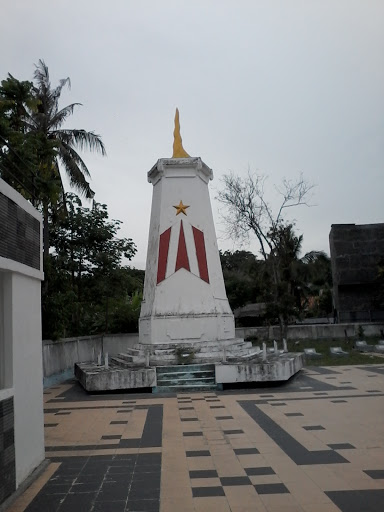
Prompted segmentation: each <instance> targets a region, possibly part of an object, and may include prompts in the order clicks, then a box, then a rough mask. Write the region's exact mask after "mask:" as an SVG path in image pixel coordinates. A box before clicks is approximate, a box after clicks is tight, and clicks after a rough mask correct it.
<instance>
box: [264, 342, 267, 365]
mask: <svg viewBox="0 0 384 512" xmlns="http://www.w3.org/2000/svg"><path fill="white" fill-rule="evenodd" d="M266 360H267V344H266V343H263V361H266Z"/></svg>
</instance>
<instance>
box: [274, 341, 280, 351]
mask: <svg viewBox="0 0 384 512" xmlns="http://www.w3.org/2000/svg"><path fill="white" fill-rule="evenodd" d="M273 351H274V352H275V354H278V353H279V349H278V347H277V341H276V340H273Z"/></svg>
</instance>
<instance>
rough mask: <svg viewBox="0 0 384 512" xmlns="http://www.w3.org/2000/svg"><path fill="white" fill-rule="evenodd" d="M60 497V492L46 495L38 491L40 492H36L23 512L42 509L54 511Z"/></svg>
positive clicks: (36, 511) (58, 504)
mask: <svg viewBox="0 0 384 512" xmlns="http://www.w3.org/2000/svg"><path fill="white" fill-rule="evenodd" d="M62 499H63V496H61V495H60V494H50V495H46V494H42V493H41V492H40V494H38V495H37V496H36V498H35V499H33V500H32V502H31V503H30V504H29V505H28V507H27V508H26V509H25V511H24V512H43V510H47V511H48V510H49V512H56V511H57V509H58V508H59V506H60V503H61V500H62ZM72 512H73V511H72Z"/></svg>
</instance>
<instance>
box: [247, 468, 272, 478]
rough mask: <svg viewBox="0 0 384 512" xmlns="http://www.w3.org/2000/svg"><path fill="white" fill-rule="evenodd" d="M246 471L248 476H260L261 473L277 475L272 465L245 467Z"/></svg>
mask: <svg viewBox="0 0 384 512" xmlns="http://www.w3.org/2000/svg"><path fill="white" fill-rule="evenodd" d="M245 472H246V473H247V475H248V476H260V475H275V474H276V473H275V472H274V471H273V469H272V468H271V467H269V466H268V467H261V468H245Z"/></svg>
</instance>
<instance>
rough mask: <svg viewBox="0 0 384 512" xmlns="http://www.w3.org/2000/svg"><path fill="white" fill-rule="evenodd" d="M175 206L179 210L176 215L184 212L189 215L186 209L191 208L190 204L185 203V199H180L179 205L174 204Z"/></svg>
mask: <svg viewBox="0 0 384 512" xmlns="http://www.w3.org/2000/svg"><path fill="white" fill-rule="evenodd" d="M174 208H176V210H177V212H176V215H179V213H184V215H187V214H186V212H185V210H186V209H187V208H189V206H187V205H185V204H183V201H180V203H179V204H178V205H177V206H174Z"/></svg>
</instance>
